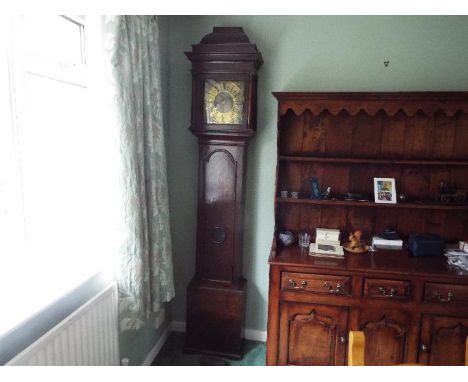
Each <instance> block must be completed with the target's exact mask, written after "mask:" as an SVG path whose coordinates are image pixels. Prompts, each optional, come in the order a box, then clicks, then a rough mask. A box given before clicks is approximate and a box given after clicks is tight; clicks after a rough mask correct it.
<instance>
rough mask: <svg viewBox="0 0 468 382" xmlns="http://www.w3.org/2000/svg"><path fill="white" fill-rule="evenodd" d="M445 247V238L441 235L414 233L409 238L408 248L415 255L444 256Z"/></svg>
mask: <svg viewBox="0 0 468 382" xmlns="http://www.w3.org/2000/svg"><path fill="white" fill-rule="evenodd" d="M444 247H445V243H444V240H443V239H442V238H441V237H440V236H437V235H432V234H429V233H417V234H413V235H410V237H409V240H408V249H409V250H410V252H411V253H412V254H413V256H442V255H443V254H444Z"/></svg>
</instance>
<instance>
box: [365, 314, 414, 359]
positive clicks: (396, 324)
mask: <svg viewBox="0 0 468 382" xmlns="http://www.w3.org/2000/svg"><path fill="white" fill-rule="evenodd" d="M359 330H362V331H363V332H364V334H365V336H366V352H365V360H364V361H365V365H369V366H382V365H395V364H399V363H406V362H408V359H407V354H408V345H409V338H410V334H411V315H410V314H409V313H408V312H406V311H400V310H394V309H386V310H383V311H382V309H363V310H362V311H361V312H360V313H359Z"/></svg>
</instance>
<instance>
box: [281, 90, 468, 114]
mask: <svg viewBox="0 0 468 382" xmlns="http://www.w3.org/2000/svg"><path fill="white" fill-rule="evenodd" d="M273 95H274V96H275V97H276V98H277V99H278V101H280V102H279V105H280V108H279V110H278V112H279V115H280V116H283V115H285V114H286V113H287V112H288V110H292V111H293V112H294V113H295V114H296V115H301V114H302V113H304V112H305V111H306V110H309V111H310V112H311V113H312V114H314V115H319V114H320V113H322V112H323V111H326V110H328V112H329V113H330V114H332V115H334V116H336V115H338V114H339V113H340V112H342V111H346V112H348V113H349V114H350V115H352V116H354V115H356V114H358V113H359V112H360V111H364V112H365V113H367V114H368V115H370V116H374V115H376V114H377V113H378V112H379V111H383V112H384V113H386V114H387V115H389V116H393V115H395V114H396V113H398V112H399V111H402V112H403V113H405V114H406V115H407V116H408V117H412V116H414V115H415V114H416V113H418V112H419V111H420V112H422V113H424V114H425V115H427V116H428V117H432V116H434V115H435V114H436V113H437V112H442V113H444V114H446V115H447V116H449V117H452V116H454V115H455V114H456V113H458V112H463V113H468V92H447V93H443V92H442V93H441V92H379V93H370V92H369V93H362V92H359V93H357V92H346V93H309V92H290V93H273Z"/></svg>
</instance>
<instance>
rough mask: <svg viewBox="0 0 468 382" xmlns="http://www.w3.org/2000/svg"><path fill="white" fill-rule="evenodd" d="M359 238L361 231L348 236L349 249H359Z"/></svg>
mask: <svg viewBox="0 0 468 382" xmlns="http://www.w3.org/2000/svg"><path fill="white" fill-rule="evenodd" d="M361 236H362V232H361V231H359V230H358V231H355V232H354V233H350V234H349V241H350V244H349V248H350V249H360V248H362V247H361Z"/></svg>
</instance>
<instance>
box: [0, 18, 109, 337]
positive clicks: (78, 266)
mask: <svg viewBox="0 0 468 382" xmlns="http://www.w3.org/2000/svg"><path fill="white" fill-rule="evenodd" d="M85 21H86V19H85V17H84V16H73V17H72V16H40V17H39V16H22V17H19V18H16V19H15V20H13V21H11V23H10V28H9V32H10V37H11V38H10V41H9V42H10V45H9V50H8V51H5V52H2V53H4V55H3V57H2V58H5V57H8V61H7V60H4V62H3V66H2V67H0V70H1V74H2V76H3V78H4V79H5V82H7V83H8V84H9V86H8V87H6V88H5V89H4V90H2V94H1V99H0V102H1V105H0V106H2V110H3V108H5V110H7V111H8V112H7V113H2V117H1V118H2V120H1V124H0V258H1V261H2V267H0V290H1V291H2V292H1V293H2V295H3V296H2V306H4V307H5V308H6V309H5V310H8V312H9V313H8V314H6V315H4V314H2V317H0V335H1V334H2V333H4V332H5V331H6V330H8V329H10V328H12V326H14V325H15V324H17V323H18V322H19V321H20V320H22V319H24V318H26V317H28V316H30V315H31V314H33V313H34V312H36V311H38V310H39V309H41V308H42V307H44V306H45V305H47V304H48V303H50V302H52V301H53V300H55V299H57V298H59V297H60V296H62V295H63V294H64V293H66V292H68V291H69V290H71V289H72V288H74V287H76V286H77V285H79V284H80V283H81V282H83V281H85V280H86V279H87V278H89V277H91V276H93V275H94V274H95V273H97V272H98V271H100V270H102V269H105V268H109V264H111V262H110V256H111V254H112V232H113V231H112V229H113V226H112V200H114V199H113V197H112V195H113V194H112V192H113V185H114V184H115V183H114V178H113V176H114V173H113V171H112V163H113V156H112V155H113V154H112V153H113V149H114V148H113V146H112V144H113V140H112V137H110V136H109V135H108V133H109V130H108V129H107V130H106V128H104V127H103V126H101V125H100V123H99V119H98V115H95V114H94V115H92V114H91V113H90V112H89V110H90V108H89V106H90V105H89V102H88V101H89V99H90V94H89V89H88V87H89V86H88V85H89V78H91V77H90V75H89V73H90V71H89V68H88V66H87V58H86V46H87V44H86V41H87V38H86V22H85ZM10 307H11V309H10ZM2 311H3V309H2Z"/></svg>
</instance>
